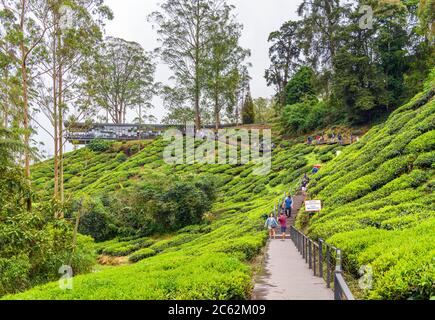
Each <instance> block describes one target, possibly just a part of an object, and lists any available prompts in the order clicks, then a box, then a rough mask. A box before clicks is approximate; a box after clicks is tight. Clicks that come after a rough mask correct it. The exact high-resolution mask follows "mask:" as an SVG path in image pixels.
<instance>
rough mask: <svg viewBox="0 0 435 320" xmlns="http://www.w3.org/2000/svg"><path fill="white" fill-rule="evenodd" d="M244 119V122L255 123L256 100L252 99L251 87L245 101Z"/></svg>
mask: <svg viewBox="0 0 435 320" xmlns="http://www.w3.org/2000/svg"><path fill="white" fill-rule="evenodd" d="M242 120H243V124H252V123H255V107H254V101H253V100H252V96H251V90H249V89H248V93H247V94H246V99H245V103H244V104H243V109H242Z"/></svg>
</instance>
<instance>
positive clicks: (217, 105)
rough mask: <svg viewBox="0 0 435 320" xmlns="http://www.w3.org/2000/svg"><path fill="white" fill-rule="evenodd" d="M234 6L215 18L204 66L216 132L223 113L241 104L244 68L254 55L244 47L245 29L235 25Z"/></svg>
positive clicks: (206, 88) (225, 7)
mask: <svg viewBox="0 0 435 320" xmlns="http://www.w3.org/2000/svg"><path fill="white" fill-rule="evenodd" d="M233 9H234V7H233V6H228V5H224V6H223V8H222V9H221V10H218V11H217V12H216V13H215V14H216V15H217V16H216V23H215V24H214V25H213V26H212V32H211V37H210V49H209V50H208V54H207V56H206V59H205V63H204V74H205V78H206V81H205V95H206V97H207V98H208V99H209V100H210V101H211V104H212V105H213V112H212V113H213V116H214V124H215V128H216V129H219V127H220V123H221V112H222V110H223V109H224V108H225V109H226V110H230V111H232V110H233V109H234V106H235V105H236V104H237V96H236V93H237V89H238V86H239V82H240V77H241V75H240V72H239V71H240V67H241V66H242V65H243V63H244V61H245V59H246V58H247V57H249V56H250V51H249V50H245V49H243V48H241V47H240V45H239V41H240V37H241V32H242V29H243V26H242V25H241V24H239V23H237V22H236V21H235V16H234V15H233V13H232V10H233Z"/></svg>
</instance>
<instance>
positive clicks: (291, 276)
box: [252, 195, 334, 300]
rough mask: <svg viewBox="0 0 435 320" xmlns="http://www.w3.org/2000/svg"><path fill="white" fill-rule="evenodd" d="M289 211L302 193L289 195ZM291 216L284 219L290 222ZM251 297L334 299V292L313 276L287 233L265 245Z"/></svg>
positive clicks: (261, 298) (301, 201) (294, 211)
mask: <svg viewBox="0 0 435 320" xmlns="http://www.w3.org/2000/svg"><path fill="white" fill-rule="evenodd" d="M293 201H294V209H293V212H292V213H293V215H294V214H296V212H298V211H299V209H300V207H301V206H302V203H303V201H304V196H303V195H296V196H295V197H294V199H293ZM294 220H295V217H294V216H292V217H291V218H290V219H288V226H289V227H290V226H291V225H294ZM252 298H253V300H334V293H333V291H332V290H331V289H328V288H327V287H326V284H325V282H324V281H323V279H322V278H319V277H315V276H314V275H313V272H312V270H310V269H309V268H308V265H307V264H306V263H305V260H304V259H303V258H302V256H301V255H300V253H299V252H298V250H297V248H296V246H295V245H294V244H293V242H292V241H291V240H289V236H287V239H286V240H281V238H280V237H279V234H277V237H276V239H275V240H270V241H269V243H268V247H267V256H266V264H265V271H264V273H263V275H262V276H261V277H259V279H258V280H257V283H256V285H255V287H254V292H253V296H252Z"/></svg>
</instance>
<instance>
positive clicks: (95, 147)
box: [87, 139, 113, 152]
mask: <svg viewBox="0 0 435 320" xmlns="http://www.w3.org/2000/svg"><path fill="white" fill-rule="evenodd" d="M112 145H113V142H112V141H107V140H102V139H93V140H92V141H91V142H90V143H89V144H88V145H87V147H88V148H89V149H90V150H91V151H93V152H106V151H108V150H109V149H110V148H111V146H112Z"/></svg>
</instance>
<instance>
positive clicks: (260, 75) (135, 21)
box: [36, 0, 300, 154]
mask: <svg viewBox="0 0 435 320" xmlns="http://www.w3.org/2000/svg"><path fill="white" fill-rule="evenodd" d="M161 1H162V0H106V1H105V2H106V4H107V5H108V6H109V7H110V8H111V9H112V10H113V13H114V19H113V20H112V21H109V22H108V23H107V25H106V34H107V35H110V36H115V37H120V38H124V39H126V40H129V41H135V42H138V43H140V44H141V45H142V46H143V47H144V48H145V50H147V51H151V50H153V49H155V48H156V47H157V45H158V43H157V35H156V31H155V30H153V28H152V26H151V24H150V23H149V22H147V16H148V14H150V13H151V12H153V11H155V10H157V9H158V4H159V3H161ZM229 3H232V4H234V5H235V6H236V9H235V10H236V14H237V16H238V20H239V21H240V22H241V23H242V24H243V25H244V30H243V35H242V39H241V45H242V46H243V47H245V48H249V49H251V52H252V56H251V58H250V62H251V63H252V65H253V67H252V68H251V70H250V74H251V76H252V82H251V90H252V95H253V97H254V98H255V97H269V96H271V95H272V94H273V88H268V87H267V85H266V81H265V79H264V70H265V69H266V68H267V67H268V64H269V59H268V49H269V44H268V42H267V38H268V36H269V33H270V32H272V31H274V30H277V29H278V28H279V27H280V26H281V25H282V24H283V23H284V22H285V21H287V20H290V19H297V15H296V9H297V6H298V4H299V3H300V0H229ZM170 75H171V74H170V71H169V70H168V68H167V67H166V66H165V65H162V64H161V63H159V64H158V66H157V72H156V81H159V82H162V83H165V82H167V80H168V78H169V77H170ZM153 103H154V106H155V109H154V110H153V111H152V113H153V114H154V115H155V116H156V117H157V118H158V119H161V118H162V116H163V115H164V114H165V110H164V109H163V107H162V105H161V101H160V99H159V98H155V99H154V101H153ZM41 122H43V123H44V124H48V122H47V121H44V120H42V119H41ZM44 126H46V125H44ZM46 127H49V126H46ZM38 131H39V133H38V136H37V137H36V140H38V141H42V142H43V143H44V144H45V147H44V149H46V151H47V153H48V154H52V153H53V152H52V150H53V147H52V141H51V139H50V138H49V136H48V135H47V134H44V132H43V131H42V130H40V129H39V130H38ZM70 149H71V146H67V150H70Z"/></svg>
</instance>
